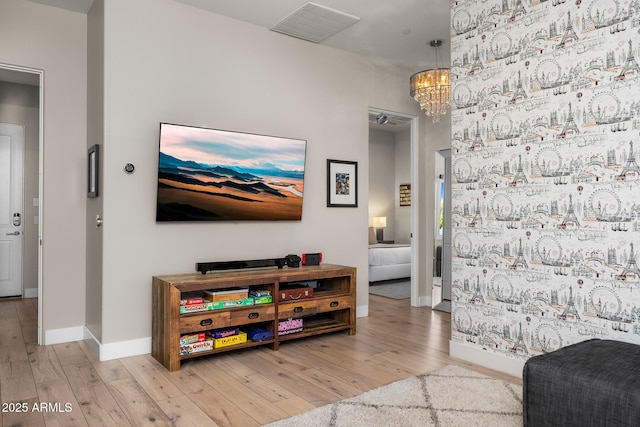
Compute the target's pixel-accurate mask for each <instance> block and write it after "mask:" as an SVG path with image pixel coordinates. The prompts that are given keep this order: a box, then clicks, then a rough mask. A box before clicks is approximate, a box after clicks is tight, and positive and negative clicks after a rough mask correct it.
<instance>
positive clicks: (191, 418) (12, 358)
mask: <svg viewBox="0 0 640 427" xmlns="http://www.w3.org/2000/svg"><path fill="white" fill-rule="evenodd" d="M449 318H450V316H449V314H448V313H442V312H438V311H431V309H429V308H413V307H410V305H409V300H408V299H407V300H392V299H388V298H384V297H377V296H370V305H369V317H366V318H360V319H358V324H357V328H358V329H357V333H356V335H355V336H349V335H346V334H343V333H335V334H329V335H325V336H318V337H312V338H308V339H303V340H298V341H289V342H286V343H283V344H282V345H281V346H280V350H279V351H275V352H274V351H272V350H270V349H268V348H254V349H248V350H242V351H238V352H229V353H223V354H219V355H214V356H211V357H205V358H200V359H191V360H189V361H185V362H183V364H182V369H181V370H180V371H178V372H173V373H171V372H168V371H167V370H166V369H165V368H164V367H163V366H162V365H160V364H159V363H158V362H156V361H155V359H153V358H152V357H151V356H150V355H143V356H134V357H128V358H124V359H118V360H112V361H107V362H98V361H96V359H95V357H94V356H93V355H92V353H91V352H90V351H89V349H88V348H87V346H86V345H85V343H84V342H81V341H80V342H72V343H66V344H57V345H52V346H38V345H37V339H36V331H37V300H36V299H24V300H8V301H0V402H2V411H0V424H1V425H2V426H24V427H35V426H44V425H46V426H63V427H71V426H87V425H88V426H118V427H122V426H145V425H147V426H171V425H176V426H198V427H203V426H216V425H218V426H234V427H238V426H240V427H251V426H259V425H261V424H264V423H269V422H272V421H275V420H278V419H281V418H286V417H289V416H292V415H295V414H298V413H301V412H305V411H308V410H310V409H313V408H314V407H318V406H322V405H325V404H327V403H331V402H336V401H339V400H342V399H345V398H348V397H352V396H356V395H359V394H361V393H363V392H365V391H368V390H371V389H373V388H375V387H379V386H382V385H385V384H389V383H391V382H394V381H397V380H401V379H404V378H408V377H410V376H413V375H416V374H422V373H425V372H429V371H432V370H435V369H438V368H440V367H442V366H445V365H447V364H455V365H461V366H466V367H468V368H471V369H474V370H476V371H478V372H480V373H483V374H487V375H491V376H494V377H496V378H501V379H504V380H507V381H511V382H513V383H516V384H522V381H521V380H520V379H519V378H514V377H510V376H508V375H505V374H501V373H498V372H495V371H490V370H487V369H484V368H481V367H477V366H474V365H471V364H468V363H465V362H461V361H458V360H454V359H451V358H450V357H449V355H448V353H449V344H448V342H449V331H450V320H449ZM43 403H44V404H45V407H42V406H40V405H42V404H43ZM34 405H35V407H34ZM21 409H25V410H26V412H16V411H18V410H21ZM38 409H40V410H39V411H38Z"/></svg>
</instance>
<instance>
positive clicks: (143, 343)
mask: <svg viewBox="0 0 640 427" xmlns="http://www.w3.org/2000/svg"><path fill="white" fill-rule="evenodd" d="M84 341H85V342H86V343H87V346H88V347H89V348H90V349H91V351H92V352H93V354H95V356H96V358H97V359H98V360H99V361H101V362H104V361H107V360H113V359H120V358H122V357H129V356H138V355H140V354H149V353H151V337H148V338H139V339H135V340H129V341H118V342H114V343H108V344H102V343H100V341H98V339H97V338H96V337H95V336H94V335H93V334H92V333H91V331H90V330H89V329H87V328H85V338H84Z"/></svg>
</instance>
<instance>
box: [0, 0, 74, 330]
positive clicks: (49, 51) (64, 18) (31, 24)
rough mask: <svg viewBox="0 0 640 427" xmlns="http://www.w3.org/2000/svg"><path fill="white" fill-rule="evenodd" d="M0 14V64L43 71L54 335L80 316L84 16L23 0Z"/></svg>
mask: <svg viewBox="0 0 640 427" xmlns="http://www.w3.org/2000/svg"><path fill="white" fill-rule="evenodd" d="M0 10H1V11H2V12H1V13H0V62H2V63H5V64H13V65H19V66H23V67H28V68H34V69H39V70H43V71H44V110H45V114H44V129H43V131H44V153H43V155H44V169H43V171H42V172H43V174H44V178H43V179H44V196H43V199H42V200H41V203H42V204H43V217H42V218H40V220H41V222H42V229H43V231H42V232H43V234H42V239H43V249H42V251H43V260H42V263H43V265H42V276H43V279H42V280H43V289H42V295H43V302H42V304H43V313H42V323H43V328H44V330H45V333H46V334H48V335H50V334H53V335H57V336H60V335H59V334H56V331H65V330H67V329H68V328H72V329H73V328H78V327H81V325H83V324H84V312H85V303H84V292H85V287H84V279H85V262H84V259H85V257H84V249H85V199H86V142H85V141H86V125H85V123H86V74H87V73H86V51H87V46H86V16H85V15H81V14H78V13H74V12H69V11H64V10H61V9H56V8H52V7H48V6H43V5H40V4H36V3H32V2H28V1H23V0H0ZM62 335H64V332H63V333H62ZM63 339H64V338H63Z"/></svg>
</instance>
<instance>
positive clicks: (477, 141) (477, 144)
mask: <svg viewBox="0 0 640 427" xmlns="http://www.w3.org/2000/svg"><path fill="white" fill-rule="evenodd" d="M472 146H473V148H474V149H476V148H484V141H482V136H480V123H479V122H476V134H475V135H474V137H473V144H472Z"/></svg>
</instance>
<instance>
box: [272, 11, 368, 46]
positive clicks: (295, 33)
mask: <svg viewBox="0 0 640 427" xmlns="http://www.w3.org/2000/svg"><path fill="white" fill-rule="evenodd" d="M359 20H360V18H358V17H357V16H353V15H349V14H347V13H343V12H340V11H337V10H335V9H330V8H328V7H326V6H321V5H319V4H315V3H311V2H309V3H306V4H305V5H304V6H302V7H301V8H300V9H298V10H296V11H295V12H293V13H292V14H291V15H289V16H287V17H286V18H284V19H283V20H282V21H280V22H278V23H277V24H276V25H274V26H273V27H271V28H269V29H270V30H271V31H276V32H278V33H282V34H286V35H288V36H291V37H296V38H299V39H302V40H307V41H310V42H313V43H320V42H321V41H323V40H325V39H327V38H329V37H331V36H332V35H334V34H336V33H339V32H340V31H342V30H344V29H345V28H347V27H348V26H350V25H352V24H355V23H356V22H358V21H359Z"/></svg>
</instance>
